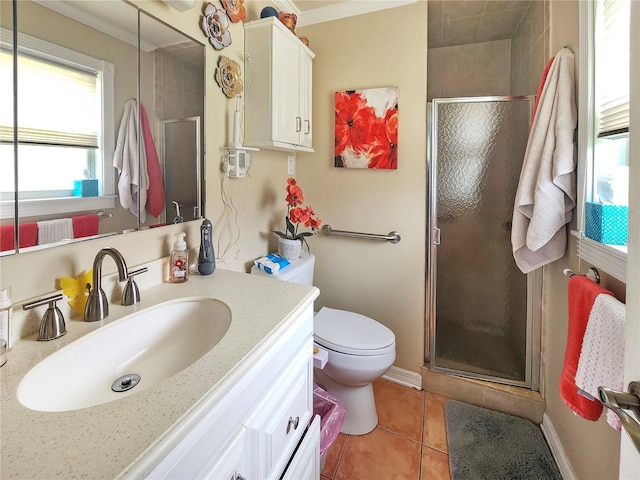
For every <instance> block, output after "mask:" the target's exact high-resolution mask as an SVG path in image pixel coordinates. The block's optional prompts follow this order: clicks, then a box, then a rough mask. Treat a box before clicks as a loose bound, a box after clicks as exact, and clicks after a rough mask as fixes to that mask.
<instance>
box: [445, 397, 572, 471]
mask: <svg viewBox="0 0 640 480" xmlns="http://www.w3.org/2000/svg"><path fill="white" fill-rule="evenodd" d="M445 421H446V427H447V442H448V444H449V468H450V469H451V480H476V479H477V480H488V479H491V480H516V479H523V480H524V479H531V480H546V479H549V480H562V476H561V475H560V472H559V470H558V467H557V465H556V463H555V461H554V459H553V457H552V455H551V451H550V450H549V446H548V445H547V442H546V441H545V439H544V436H543V435H542V432H541V431H540V429H539V428H538V426H536V425H534V424H533V423H531V422H530V421H528V420H525V419H523V418H519V417H514V416H513V415H507V414H506V413H500V412H494V411H491V410H487V409H486V408H481V407H476V406H473V405H469V404H467V403H462V402H458V401H455V400H449V401H447V403H446V404H445Z"/></svg>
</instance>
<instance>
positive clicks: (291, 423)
mask: <svg viewBox="0 0 640 480" xmlns="http://www.w3.org/2000/svg"><path fill="white" fill-rule="evenodd" d="M298 423H300V417H296V419H295V420H294V419H293V417H289V423H288V424H287V433H289V431H290V430H291V426H293V429H294V430H295V429H296V428H298Z"/></svg>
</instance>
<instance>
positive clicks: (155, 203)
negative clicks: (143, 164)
mask: <svg viewBox="0 0 640 480" xmlns="http://www.w3.org/2000/svg"><path fill="white" fill-rule="evenodd" d="M140 124H141V127H142V138H143V141H144V151H145V153H146V155H147V173H148V174H149V188H148V190H147V209H148V210H149V213H150V214H151V215H153V216H154V217H157V216H159V215H160V214H161V213H162V210H163V209H164V185H163V183H162V170H161V169H160V162H159V161H158V153H157V152H156V146H155V144H154V143H153V136H151V129H150V128H149V118H148V117H147V111H146V110H145V109H144V105H142V104H140Z"/></svg>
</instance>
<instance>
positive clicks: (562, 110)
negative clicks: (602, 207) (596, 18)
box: [511, 48, 578, 273]
mask: <svg viewBox="0 0 640 480" xmlns="http://www.w3.org/2000/svg"><path fill="white" fill-rule="evenodd" d="M577 116H578V115H577V110H576V103H575V75H574V55H573V52H572V51H571V50H570V49H568V48H563V49H562V50H561V51H560V52H559V53H558V54H557V55H556V57H555V60H554V61H553V64H552V65H551V68H550V69H549V73H548V75H547V79H546V82H545V84H544V88H543V90H542V94H541V96H540V101H539V104H538V110H537V112H536V116H535V118H534V121H533V126H532V128H531V133H530V135H529V141H528V143H527V150H526V152H525V156H524V162H523V164H522V171H521V173H520V183H519V185H518V190H517V192H516V198H515V206H514V209H513V229H512V231H511V244H512V248H513V256H514V258H515V261H516V264H517V265H518V267H519V268H520V270H522V272H523V273H529V272H531V271H533V270H535V269H536V268H539V267H541V266H543V265H546V264H548V263H551V262H553V261H555V260H557V259H559V258H561V257H562V256H563V255H564V252H565V249H566V245H567V229H566V224H567V223H569V222H570V221H571V217H572V213H573V209H574V207H575V205H576V177H575V169H576V158H575V152H574V141H573V137H574V131H575V128H576V124H577Z"/></svg>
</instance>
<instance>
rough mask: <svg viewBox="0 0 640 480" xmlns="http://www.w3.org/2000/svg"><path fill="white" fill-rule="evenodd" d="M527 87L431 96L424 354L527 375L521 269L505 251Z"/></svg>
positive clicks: (485, 373) (440, 364)
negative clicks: (518, 91) (514, 91)
mask: <svg viewBox="0 0 640 480" xmlns="http://www.w3.org/2000/svg"><path fill="white" fill-rule="evenodd" d="M529 115H530V100H529V98H528V97H486V98H461V99H442V100H434V101H433V102H432V116H431V121H430V125H431V132H430V133H431V138H430V150H431V157H430V159H431V160H430V168H429V171H430V172H429V175H430V197H431V201H430V209H429V210H430V222H429V223H430V226H431V231H432V235H431V248H430V254H429V261H430V278H429V289H430V295H429V297H430V308H429V310H430V314H431V331H430V341H431V347H430V362H431V368H432V369H434V370H436V371H445V372H451V373H456V374H460V375H463V376H470V377H476V378H483V379H490V380H493V381H498V382H500V383H510V384H514V385H530V382H531V378H530V372H531V368H530V360H531V340H530V330H531V329H530V320H529V316H530V315H528V311H527V310H528V309H527V276H526V275H524V274H523V273H522V272H521V271H520V270H519V269H518V268H517V266H516V264H515V262H514V260H513V255H512V252H511V217H512V213H513V203H514V198H515V193H516V189H517V185H518V180H519V176H520V169H521V166H522V160H523V158H524V153H525V149H526V143H527V136H528V131H529Z"/></svg>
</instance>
